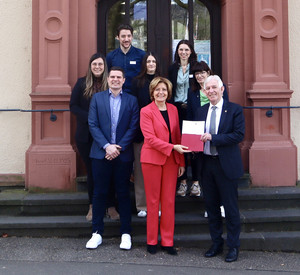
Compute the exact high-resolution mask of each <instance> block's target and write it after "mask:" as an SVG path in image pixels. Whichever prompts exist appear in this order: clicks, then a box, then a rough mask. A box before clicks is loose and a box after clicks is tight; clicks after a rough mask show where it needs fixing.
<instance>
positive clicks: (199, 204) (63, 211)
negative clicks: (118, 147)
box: [0, 187, 300, 216]
mask: <svg viewBox="0 0 300 275" xmlns="http://www.w3.org/2000/svg"><path fill="white" fill-rule="evenodd" d="M239 205H240V210H259V209H286V208H298V209H300V188H299V187H284V188H241V189H239ZM87 211H88V198H87V194H86V193H85V192H75V193H39V194H37V193H28V192H27V191H24V190H6V191H2V192H0V215H13V216H18V215H24V216H34V215H37V216H39V215H40V216H44V215H50V216H51V215H54V216H58V215H85V214H86V212H87ZM135 211H136V210H135V205H134V194H133V192H132V212H133V213H135ZM191 211H193V212H198V213H199V214H201V213H203V212H204V202H203V198H201V197H200V198H199V197H190V196H186V197H176V213H189V212H191ZM299 211H300V210H299Z"/></svg>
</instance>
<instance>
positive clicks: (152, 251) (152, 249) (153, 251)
mask: <svg viewBox="0 0 300 275" xmlns="http://www.w3.org/2000/svg"><path fill="white" fill-rule="evenodd" d="M147 251H148V252H149V253H150V254H156V252H157V244H155V245H151V244H147Z"/></svg>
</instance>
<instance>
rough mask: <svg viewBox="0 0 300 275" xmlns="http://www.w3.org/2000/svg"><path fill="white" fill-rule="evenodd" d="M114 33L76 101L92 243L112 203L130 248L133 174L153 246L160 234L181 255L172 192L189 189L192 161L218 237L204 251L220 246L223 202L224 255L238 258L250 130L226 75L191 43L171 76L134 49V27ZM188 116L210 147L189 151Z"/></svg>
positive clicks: (195, 189) (183, 44) (153, 248)
mask: <svg viewBox="0 0 300 275" xmlns="http://www.w3.org/2000/svg"><path fill="white" fill-rule="evenodd" d="M117 39H118V40H119V42H120V47H119V48H117V49H116V50H113V51H112V52H110V53H109V54H108V55H107V56H106V58H105V56H103V55H102V54H99V53H96V54H94V55H93V56H92V57H91V58H90V61H89V67H88V71H87V74H86V76H85V77H83V78H79V79H78V81H77V83H76V85H75V87H74V89H73V91H72V95H71V100H70V109H71V111H72V113H74V114H75V115H76V118H77V129H76V136H75V141H76V146H77V149H78V151H79V154H80V156H81V157H82V159H83V161H84V164H85V167H86V170H87V182H88V195H89V203H90V208H89V212H88V214H87V220H91V221H92V237H91V239H90V240H89V241H88V242H87V243H86V248H88V249H96V248H97V247H98V246H99V245H101V243H102V235H103V232H104V217H105V214H107V213H109V211H108V210H109V209H110V213H113V215H112V214H111V215H110V214H109V216H110V217H112V216H117V218H120V223H121V226H120V235H121V243H120V248H121V249H125V250H129V249H131V246H132V241H131V203H130V178H131V176H132V171H133V173H134V189H135V199H136V208H137V216H138V217H147V251H148V252H149V253H150V254H155V253H156V252H157V250H158V231H159V230H160V235H161V244H160V247H161V249H162V250H164V251H166V252H167V253H168V254H170V255H177V250H176V249H175V248H174V226H175V196H176V194H177V195H179V196H185V195H186V194H187V192H188V190H187V189H188V188H187V174H186V169H185V167H187V163H188V162H190V163H191V167H192V180H193V183H192V186H191V188H190V191H189V194H190V195H191V196H200V194H201V189H202V191H203V196H204V201H205V208H206V211H207V216H208V221H209V229H210V234H211V238H212V243H213V244H212V246H211V247H210V249H209V250H208V251H207V252H206V253H205V256H206V257H213V256H216V255H218V254H220V253H222V252H223V243H224V241H223V238H222V233H223V231H222V228H223V227H222V214H223V215H224V213H222V212H221V210H222V208H220V206H224V209H225V212H226V226H227V246H228V248H229V250H228V253H227V256H226V258H225V260H226V261H227V262H232V261H235V260H237V258H238V252H239V246H240V243H239V234H240V217H239V209H238V194H237V179H238V178H239V177H240V176H242V174H243V168H242V161H241V156H240V151H239V147H238V143H239V142H241V141H242V140H243V137H244V130H245V129H244V128H245V125H244V116H243V112H242V108H241V107H240V106H239V105H237V104H234V103H231V102H229V101H228V94H227V91H226V88H225V87H224V85H223V83H222V81H221V79H220V78H219V77H218V76H217V75H213V73H212V71H211V70H210V68H209V66H208V65H207V64H206V63H205V62H204V61H201V62H198V61H197V57H196V53H195V51H194V48H193V46H192V45H191V44H190V42H189V41H188V40H181V41H180V42H179V43H178V45H177V48H176V51H175V58H174V60H175V61H174V63H173V64H172V65H171V66H170V68H169V75H168V78H165V77H162V76H161V73H160V68H159V64H158V59H157V57H156V56H155V54H154V53H152V52H147V53H145V52H144V51H143V50H141V49H138V48H136V47H134V46H133V45H132V39H133V29H132V27H131V26H130V25H127V24H122V25H120V26H119V27H118V29H117ZM185 119H187V120H195V121H205V134H203V135H202V136H201V141H200V140H199V142H204V152H201V153H199V152H191V151H190V150H189V148H188V147H187V146H185V145H183V144H181V127H182V121H183V120H185ZM178 178H179V179H180V185H179V188H178V190H177V192H176V186H177V179H178ZM199 182H200V183H201V187H200V183H199ZM115 197H116V198H117V206H118V207H117V209H118V212H117V210H116V201H115ZM159 217H160V218H159Z"/></svg>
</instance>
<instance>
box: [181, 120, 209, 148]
mask: <svg viewBox="0 0 300 275" xmlns="http://www.w3.org/2000/svg"><path fill="white" fill-rule="evenodd" d="M204 124H205V121H190V120H183V121H182V136H181V144H182V145H184V146H187V147H188V148H189V150H191V151H193V152H202V151H203V141H201V140H200V138H201V135H203V134H204Z"/></svg>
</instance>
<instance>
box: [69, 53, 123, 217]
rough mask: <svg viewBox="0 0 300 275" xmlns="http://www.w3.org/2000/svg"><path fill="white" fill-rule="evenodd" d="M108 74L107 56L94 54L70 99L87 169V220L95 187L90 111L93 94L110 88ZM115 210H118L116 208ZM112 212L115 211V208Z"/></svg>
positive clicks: (77, 136)
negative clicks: (89, 123) (89, 121)
mask: <svg viewBox="0 0 300 275" xmlns="http://www.w3.org/2000/svg"><path fill="white" fill-rule="evenodd" d="M107 76H108V70H107V64H106V59H105V56H104V55H103V54H101V53H95V54H93V55H92V56H91V58H90V60H89V66H88V70H87V73H86V76H85V77H81V78H79V79H78V80H77V82H76V84H75V86H74V88H73V90H72V95H71V99H70V110H71V112H72V113H73V114H74V115H75V116H76V121H77V128H76V134H75V141H76V147H77V149H78V152H79V155H80V157H81V158H82V160H83V162H84V165H85V168H86V171H87V185H88V196H89V211H88V214H87V215H86V219H87V221H91V220H92V199H93V188H94V183H93V176H92V167H91V160H90V157H89V154H90V149H91V146H92V143H93V139H92V136H91V134H90V131H89V125H88V113H89V106H90V101H91V98H92V96H93V95H94V94H95V93H97V92H101V91H104V90H106V89H108V85H107ZM113 208H114V207H113ZM114 211H115V212H116V210H115V209H114ZM111 212H113V210H112V211H111ZM116 213H117V212H116Z"/></svg>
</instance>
